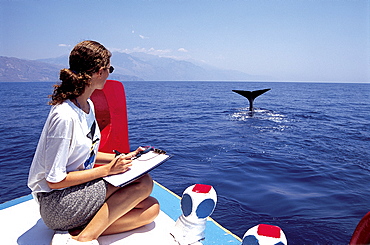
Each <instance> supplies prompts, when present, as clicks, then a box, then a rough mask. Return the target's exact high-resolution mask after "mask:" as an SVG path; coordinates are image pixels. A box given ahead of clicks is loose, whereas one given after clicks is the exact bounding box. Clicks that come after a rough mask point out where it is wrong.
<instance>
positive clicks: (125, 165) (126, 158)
mask: <svg viewBox="0 0 370 245" xmlns="http://www.w3.org/2000/svg"><path fill="white" fill-rule="evenodd" d="M144 150H145V148H143V147H139V148H137V149H136V150H135V151H133V152H130V153H128V154H121V155H119V156H117V157H115V158H114V159H113V160H112V161H111V162H110V163H109V165H110V171H109V175H112V174H120V173H124V172H126V171H128V170H129V169H130V167H131V166H132V164H131V162H132V158H134V157H135V156H136V155H137V154H138V153H139V152H140V151H144Z"/></svg>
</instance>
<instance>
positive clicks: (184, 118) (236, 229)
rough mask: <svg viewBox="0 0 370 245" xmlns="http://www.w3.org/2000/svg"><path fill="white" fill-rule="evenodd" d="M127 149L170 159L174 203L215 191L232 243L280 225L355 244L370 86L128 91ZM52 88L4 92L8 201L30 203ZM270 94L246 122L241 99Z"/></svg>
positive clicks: (310, 238) (296, 240) (364, 207)
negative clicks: (191, 192)
mask: <svg viewBox="0 0 370 245" xmlns="http://www.w3.org/2000/svg"><path fill="white" fill-rule="evenodd" d="M123 84H124V86H125V90H126V96H127V106H128V116H129V132H130V144H131V148H132V149H136V147H138V146H140V145H152V146H155V147H157V148H160V149H163V150H166V151H167V152H169V153H171V154H173V155H174V157H173V158H171V160H169V161H167V162H166V163H164V164H163V165H161V166H160V167H159V168H157V169H155V170H153V171H152V172H151V174H152V176H153V178H154V179H155V180H156V181H158V182H159V183H161V184H163V185H165V186H166V187H167V188H169V189H171V190H172V191H174V192H175V193H177V194H178V195H181V194H182V192H183V191H184V190H185V189H186V188H187V187H188V186H190V185H192V184H195V183H201V184H209V185H212V186H213V187H214V188H215V190H216V192H217V194H218V203H217V207H216V209H215V212H214V213H213V215H212V217H213V218H214V219H215V220H216V221H218V222H219V223H220V224H221V225H223V226H224V227H225V228H227V229H229V230H230V231H231V232H233V233H234V234H236V235H238V236H239V237H242V236H243V234H244V232H245V231H246V230H248V229H249V228H251V227H252V226H255V225H257V224H259V223H268V224H274V225H278V226H280V227H281V228H282V229H283V230H284V232H285V234H286V236H287V238H288V242H289V244H348V242H349V240H350V238H351V235H352V233H353V231H354V229H355V227H356V225H357V223H358V222H359V221H360V219H361V218H362V216H363V215H365V214H366V213H367V212H368V211H370V193H369V191H368V190H369V179H370V176H369V175H370V160H369V159H370V154H369V148H370V147H369V146H370V144H369V141H370V106H369V104H370V103H369V102H370V84H361V83H359V84H343V83H337V84H334V83H288V82H285V83H271V82H124V83H123ZM52 85H53V84H52V83H39V82H38V83H0V102H1V103H0V117H1V118H0V135H1V139H0V143H1V144H0V171H1V174H0V176H1V178H0V183H1V187H2V188H0V203H2V202H5V201H8V200H11V199H14V198H17V197H20V196H23V195H27V194H29V193H30V191H29V189H28V188H27V175H28V170H29V166H30V163H31V161H32V156H33V154H34V151H35V147H36V145H37V141H38V138H39V136H40V133H41V130H42V127H43V124H44V122H45V119H46V117H47V114H48V112H49V109H50V107H49V106H48V105H47V102H48V100H49V99H48V98H47V96H48V95H49V94H51V93H52ZM265 88H271V90H270V91H268V92H267V93H265V94H263V95H261V96H260V97H258V98H257V99H256V100H255V102H254V106H255V110H254V112H253V113H251V112H249V104H248V100H247V99H246V98H244V97H242V96H240V95H238V94H236V93H234V92H232V90H233V89H237V90H258V89H265Z"/></svg>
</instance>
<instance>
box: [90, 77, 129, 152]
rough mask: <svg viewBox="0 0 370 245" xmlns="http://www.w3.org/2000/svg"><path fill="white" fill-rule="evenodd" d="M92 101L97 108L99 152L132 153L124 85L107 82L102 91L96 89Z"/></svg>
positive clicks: (112, 81) (117, 82)
mask: <svg viewBox="0 0 370 245" xmlns="http://www.w3.org/2000/svg"><path fill="white" fill-rule="evenodd" d="M90 99H91V100H92V101H93V103H94V106H95V116H96V119H97V122H98V125H99V128H100V132H101V139H100V146H99V151H101V152H105V153H113V150H117V151H119V152H122V153H128V152H130V144H129V136H128V119H127V107H126V95H125V89H124V87H123V84H122V83H121V82H119V81H115V80H107V82H106V84H105V85H104V88H103V89H102V90H98V89H96V90H95V91H94V93H93V94H92V95H91V97H90Z"/></svg>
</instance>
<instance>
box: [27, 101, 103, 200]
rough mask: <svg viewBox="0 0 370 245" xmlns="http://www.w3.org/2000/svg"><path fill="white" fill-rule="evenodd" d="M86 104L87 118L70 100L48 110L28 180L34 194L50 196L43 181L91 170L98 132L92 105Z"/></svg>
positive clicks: (98, 136)
mask: <svg viewBox="0 0 370 245" xmlns="http://www.w3.org/2000/svg"><path fill="white" fill-rule="evenodd" d="M88 103H89V105H90V112H89V113H88V114H87V113H85V112H84V111H82V110H81V109H80V108H78V107H77V106H76V105H75V104H73V103H72V102H71V101H70V100H67V101H65V102H63V103H62V104H59V105H55V106H53V107H52V108H51V110H50V113H49V116H48V118H47V119H46V122H45V125H44V128H43V130H42V133H41V136H40V140H39V143H38V145H37V148H36V152H35V156H34V158H33V161H32V165H31V168H30V172H29V176H28V187H29V188H30V189H31V190H32V193H33V194H36V193H38V192H50V191H51V189H50V188H49V186H48V184H47V182H46V181H49V182H52V183H57V182H60V181H62V180H63V179H65V177H66V176H67V173H69V172H72V171H79V170H84V169H90V168H93V166H94V163H95V158H96V154H97V151H98V148H99V143H100V130H99V127H98V125H97V123H96V120H95V113H94V105H93V103H92V101H91V100H88ZM94 125H95V126H94ZM94 127H95V129H94Z"/></svg>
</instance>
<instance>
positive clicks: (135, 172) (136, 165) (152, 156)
mask: <svg viewBox="0 0 370 245" xmlns="http://www.w3.org/2000/svg"><path fill="white" fill-rule="evenodd" d="M170 157H171V155H167V154H158V153H156V152H154V151H149V152H147V153H145V154H142V155H141V156H140V157H138V158H136V159H134V160H133V161H132V166H131V167H130V169H129V170H128V171H126V172H124V173H122V174H115V175H110V176H107V177H104V180H106V181H107V182H109V183H110V184H112V185H114V186H120V187H122V186H125V185H127V184H129V183H131V182H132V181H134V180H136V179H138V178H140V177H141V176H142V175H144V174H146V173H148V172H149V171H151V170H152V169H154V168H156V167H158V166H159V165H161V164H162V163H164V162H165V161H167V160H168V159H169V158H170Z"/></svg>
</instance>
